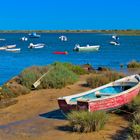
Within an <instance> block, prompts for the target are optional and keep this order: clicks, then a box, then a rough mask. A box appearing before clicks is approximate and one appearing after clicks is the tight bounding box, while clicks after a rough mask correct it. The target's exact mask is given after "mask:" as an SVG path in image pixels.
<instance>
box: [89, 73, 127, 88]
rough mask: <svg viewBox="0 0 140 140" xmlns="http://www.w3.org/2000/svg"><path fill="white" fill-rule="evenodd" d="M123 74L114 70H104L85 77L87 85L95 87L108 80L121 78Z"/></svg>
mask: <svg viewBox="0 0 140 140" xmlns="http://www.w3.org/2000/svg"><path fill="white" fill-rule="evenodd" d="M124 76H125V75H124V74H123V73H119V72H114V71H104V72H100V73H98V74H93V76H91V77H90V78H88V79H87V85H88V86H89V87H91V88H96V87H99V86H102V85H105V84H107V83H109V82H113V81H115V80H117V79H120V78H123V77H124Z"/></svg>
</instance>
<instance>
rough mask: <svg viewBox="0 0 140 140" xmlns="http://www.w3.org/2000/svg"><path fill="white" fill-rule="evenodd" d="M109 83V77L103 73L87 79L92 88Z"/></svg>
mask: <svg viewBox="0 0 140 140" xmlns="http://www.w3.org/2000/svg"><path fill="white" fill-rule="evenodd" d="M107 83H109V79H108V78H107V77H103V76H102V75H93V76H92V77H89V78H88V79H87V85H88V86H89V87H91V88H96V87H99V86H102V85H104V84H107Z"/></svg>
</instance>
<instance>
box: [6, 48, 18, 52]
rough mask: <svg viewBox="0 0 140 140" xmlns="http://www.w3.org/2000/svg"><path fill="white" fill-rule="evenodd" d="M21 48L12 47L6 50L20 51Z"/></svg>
mask: <svg viewBox="0 0 140 140" xmlns="http://www.w3.org/2000/svg"><path fill="white" fill-rule="evenodd" d="M20 50H21V48H11V49H5V51H8V52H20Z"/></svg>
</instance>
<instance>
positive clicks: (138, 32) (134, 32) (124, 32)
mask: <svg viewBox="0 0 140 140" xmlns="http://www.w3.org/2000/svg"><path fill="white" fill-rule="evenodd" d="M30 32H37V33H106V34H114V33H115V34H118V35H140V30H131V29H128V30H0V33H30Z"/></svg>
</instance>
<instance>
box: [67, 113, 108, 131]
mask: <svg viewBox="0 0 140 140" xmlns="http://www.w3.org/2000/svg"><path fill="white" fill-rule="evenodd" d="M67 118H68V120H69V122H70V127H72V129H73V131H76V132H85V133H86V132H92V131H99V130H101V129H102V128H103V127H104V125H105V123H106V122H107V119H108V115H107V114H106V112H104V111H97V112H87V111H79V112H77V111H73V112H71V113H69V114H68V115H67Z"/></svg>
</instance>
